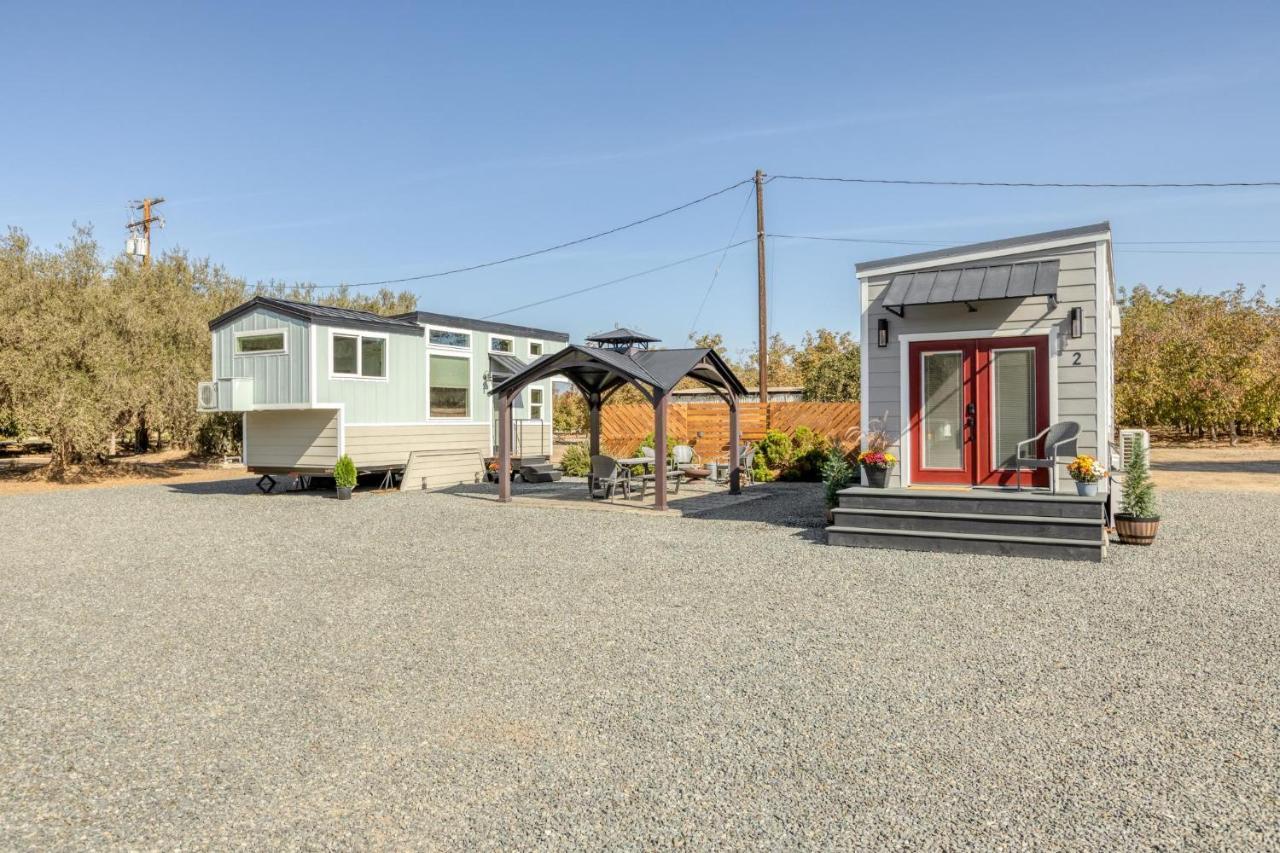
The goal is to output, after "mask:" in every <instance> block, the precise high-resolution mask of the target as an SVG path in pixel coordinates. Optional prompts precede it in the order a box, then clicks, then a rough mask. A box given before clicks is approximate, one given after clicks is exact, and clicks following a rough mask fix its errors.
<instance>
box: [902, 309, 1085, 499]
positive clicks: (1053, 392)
mask: <svg viewBox="0 0 1280 853" xmlns="http://www.w3.org/2000/svg"><path fill="white" fill-rule="evenodd" d="M1055 331H1057V327H1056V326H1055V327H1054V328H1050V329H974V330H973V331H968V332H908V333H907V334H902V335H898V418H899V420H898V427H899V429H898V470H899V471H900V472H901V475H902V485H903V486H909V485H911V372H910V370H909V369H908V368H909V367H910V365H909V364H908V360H909V359H910V357H911V356H910V353H911V343H912V342H913V341H963V340H969V339H971V338H972V339H978V338H1034V337H1045V338H1048V344H1049V345H1048V347H1046V349H1047V351H1048V357H1049V423H1050V424H1051V425H1052V424H1055V423H1057V422H1058V356H1059V355H1060V353H1059V352H1058V351H1057V350H1058V348H1057V347H1055V346H1053V342H1054V339H1053V337H1052V336H1053V334H1054V332H1055Z"/></svg>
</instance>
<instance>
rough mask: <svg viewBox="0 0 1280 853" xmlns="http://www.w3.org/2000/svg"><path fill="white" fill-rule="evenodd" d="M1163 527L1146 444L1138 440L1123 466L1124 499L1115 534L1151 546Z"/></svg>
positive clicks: (1117, 515)
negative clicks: (1148, 468)
mask: <svg viewBox="0 0 1280 853" xmlns="http://www.w3.org/2000/svg"><path fill="white" fill-rule="evenodd" d="M1159 529H1160V516H1159V515H1157V514H1156V487H1155V484H1154V483H1152V482H1151V474H1150V472H1148V471H1147V447H1146V444H1145V443H1144V442H1141V441H1140V442H1137V444H1136V446H1135V447H1134V448H1133V455H1132V456H1130V457H1129V462H1128V464H1127V465H1125V466H1124V498H1123V499H1122V500H1121V502H1120V512H1118V513H1116V533H1117V534H1119V536H1120V541H1121V542H1123V543H1124V544H1126V545H1150V544H1151V543H1152V542H1153V541H1155V538H1156V531H1157V530H1159Z"/></svg>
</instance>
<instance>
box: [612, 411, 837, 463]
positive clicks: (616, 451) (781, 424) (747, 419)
mask: <svg viewBox="0 0 1280 853" xmlns="http://www.w3.org/2000/svg"><path fill="white" fill-rule="evenodd" d="M766 408H767V409H768V411H766ZM860 412H861V407H860V406H859V405H858V404H857V403H769V404H768V406H767V407H766V406H763V405H761V404H760V403H739V404H738V428H739V429H740V430H741V432H742V439H743V441H759V440H760V439H762V438H764V434H765V430H767V429H776V430H778V431H780V432H785V433H794V432H795V431H796V427H800V426H805V427H808V428H809V429H811V430H813V431H814V432H816V433H819V434H821V435H825V436H827V437H828V438H839V439H841V440H843V441H844V442H845V443H852V441H853V440H854V439H855V438H856V437H857V435H858V422H859V413H860ZM652 432H653V407H652V406H647V405H628V406H605V407H604V410H603V411H602V413H601V417H600V446H601V449H602V450H603V451H604V452H605V453H609V454H612V455H614V456H626V455H630V454H631V452H632V451H633V450H635V449H636V446H637V445H639V444H640V442H642V441H644V439H645V437H646V436H648V435H649V434H650V433H652ZM667 435H668V436H670V437H672V438H674V439H676V441H677V442H679V443H680V444H689V445H692V446H693V447H694V448H695V449H696V450H698V451H699V452H700V453H701V454H703V455H704V456H706V455H709V454H710V455H714V454H719V453H720V452H721V451H722V450H723V449H724V448H727V447H728V446H729V407H728V405H726V404H725V403H671V404H670V405H669V406H668V408H667Z"/></svg>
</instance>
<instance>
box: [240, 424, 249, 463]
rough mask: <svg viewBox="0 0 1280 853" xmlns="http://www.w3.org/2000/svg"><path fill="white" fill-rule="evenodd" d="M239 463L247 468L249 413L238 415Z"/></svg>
mask: <svg viewBox="0 0 1280 853" xmlns="http://www.w3.org/2000/svg"><path fill="white" fill-rule="evenodd" d="M240 461H241V462H243V463H244V465H245V467H246V468H248V467H249V413H248V412H241V413H240Z"/></svg>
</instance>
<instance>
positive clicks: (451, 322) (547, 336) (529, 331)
mask: <svg viewBox="0 0 1280 853" xmlns="http://www.w3.org/2000/svg"><path fill="white" fill-rule="evenodd" d="M396 317H397V319H401V320H412V321H413V322H415V323H425V324H427V325H429V326H453V327H454V328H458V329H471V330H472V331H475V332H493V333H494V334H498V335H514V336H515V337H518V338H534V339H535V340H544V341H560V342H562V343H568V342H569V333H568V332H553V331H551V330H549V329H535V328H534V327H532V326H516V325H512V324H510V323H495V322H493V321H491V320H472V319H471V318H470V317H454V316H453V315H451V314H434V313H432V312H430V311H410V312H408V313H407V314H397V315H396Z"/></svg>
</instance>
